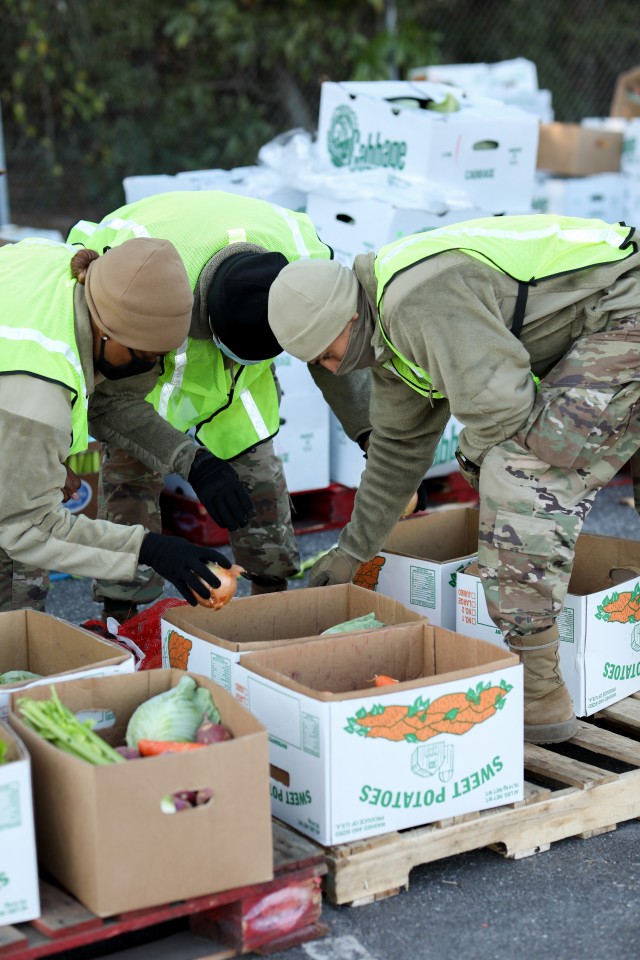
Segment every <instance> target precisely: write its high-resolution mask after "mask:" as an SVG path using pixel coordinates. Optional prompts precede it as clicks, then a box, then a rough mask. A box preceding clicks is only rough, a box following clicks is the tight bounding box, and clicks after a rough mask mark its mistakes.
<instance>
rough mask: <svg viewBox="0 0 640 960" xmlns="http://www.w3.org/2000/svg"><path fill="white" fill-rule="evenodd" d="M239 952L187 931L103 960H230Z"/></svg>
mask: <svg viewBox="0 0 640 960" xmlns="http://www.w3.org/2000/svg"><path fill="white" fill-rule="evenodd" d="M237 956H238V951H237V950H235V949H232V948H229V947H226V946H224V945H222V944H221V945H220V946H216V945H215V944H213V943H211V941H210V940H204V939H203V938H202V937H197V936H196V935H195V934H193V933H189V932H188V931H185V932H184V933H176V934H174V935H173V936H169V937H163V938H162V940H155V941H153V942H152V943H144V944H141V945H140V946H138V947H132V948H131V949H129V950H126V949H125V950H116V952H115V953H109V954H107V955H106V956H103V958H102V960H150V958H151V957H153V960H229V958H230V957H237Z"/></svg>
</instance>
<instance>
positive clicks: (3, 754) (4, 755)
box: [0, 740, 7, 765]
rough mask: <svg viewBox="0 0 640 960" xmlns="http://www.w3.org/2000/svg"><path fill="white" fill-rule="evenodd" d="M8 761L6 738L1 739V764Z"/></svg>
mask: <svg viewBox="0 0 640 960" xmlns="http://www.w3.org/2000/svg"><path fill="white" fill-rule="evenodd" d="M6 762H7V745H6V743H5V742H4V740H0V765H2V764H3V763H6Z"/></svg>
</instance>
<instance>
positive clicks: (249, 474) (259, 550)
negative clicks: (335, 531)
mask: <svg viewBox="0 0 640 960" xmlns="http://www.w3.org/2000/svg"><path fill="white" fill-rule="evenodd" d="M230 462H231V463H232V464H233V466H234V468H235V469H236V471H237V472H238V475H239V477H240V479H241V480H242V481H243V483H244V484H245V485H246V487H247V489H248V491H249V493H250V495H251V499H252V500H253V504H254V506H255V508H256V514H255V516H254V517H252V519H251V520H250V521H249V523H248V525H247V526H246V527H243V528H242V530H237V531H235V532H234V533H231V534H230V535H229V540H230V544H231V548H232V550H233V554H234V559H235V561H236V562H237V563H239V564H240V565H241V566H243V567H246V569H247V570H250V571H251V572H252V573H260V574H269V575H271V576H276V577H281V578H282V579H283V580H286V578H287V577H290V576H292V575H293V574H294V573H297V571H298V570H299V565H300V555H299V553H298V546H297V542H296V538H295V533H294V530H293V524H292V521H291V504H290V500H289V492H288V490H287V485H286V481H285V477H284V471H283V468H282V462H281V460H280V458H279V457H278V456H277V455H276V453H275V451H274V448H273V443H272V441H270V440H269V441H267V442H265V443H261V444H259V445H258V446H257V447H253V448H252V449H250V450H248V451H246V452H245V453H243V454H241V455H240V456H239V457H235V458H234V459H233V460H232V461H230ZM162 488H163V478H162V477H161V476H160V474H157V473H154V472H153V471H151V470H149V469H148V468H146V467H144V466H143V465H142V464H141V463H140V462H139V461H138V460H136V459H135V458H134V457H132V456H131V455H130V454H128V453H126V452H125V451H124V450H118V449H113V448H110V447H109V446H108V444H103V452H102V465H101V469H100V485H99V491H98V516H100V517H103V518H106V519H108V520H112V521H114V522H116V523H125V524H132V523H141V524H142V525H143V526H145V527H146V528H147V529H148V530H151V531H153V532H155V533H160V532H161V529H162V523H161V518H160V505H159V501H160V493H161V491H162ZM163 587H164V581H163V580H162V578H161V577H159V576H158V575H157V574H156V573H154V572H153V571H152V570H147V571H142V570H139V571H138V577H137V578H136V579H135V580H132V581H121V582H113V581H106V580H97V581H95V582H94V585H93V597H94V600H98V601H104V599H105V598H109V599H111V600H124V601H126V602H128V603H134V604H139V605H142V604H146V603H151V602H152V601H153V600H156V599H157V598H158V597H159V596H160V595H161V594H162V590H163Z"/></svg>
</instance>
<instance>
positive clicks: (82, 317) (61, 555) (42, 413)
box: [0, 285, 195, 580]
mask: <svg viewBox="0 0 640 960" xmlns="http://www.w3.org/2000/svg"><path fill="white" fill-rule="evenodd" d="M74 306H75V315H76V339H77V343H78V347H79V350H80V358H81V362H82V368H83V371H84V375H85V378H86V383H87V392H88V393H89V394H90V395H91V405H92V406H93V400H94V399H96V398H97V399H98V401H99V402H98V403H97V404H96V406H97V408H98V413H97V414H96V412H95V408H94V415H93V419H92V420H91V425H90V427H91V431H92V432H93V435H94V436H96V437H98V438H100V439H102V438H105V439H106V438H107V437H109V438H111V437H113V436H117V438H118V443H119V445H120V446H123V447H125V448H126V449H128V450H130V451H131V452H132V453H134V454H135V455H136V456H137V457H138V458H139V459H140V460H142V461H143V462H144V463H146V464H147V465H149V466H152V467H153V468H154V469H157V470H160V471H161V472H163V473H169V472H173V471H175V472H179V473H182V474H183V475H186V474H185V471H186V472H187V473H188V470H189V467H190V465H191V462H192V460H193V455H194V453H195V447H194V445H193V442H192V441H191V440H190V438H189V437H185V436H184V435H183V434H181V433H180V432H179V431H177V430H175V429H174V428H173V427H171V426H170V425H169V424H168V423H165V421H164V420H162V419H161V417H159V416H158V414H157V413H156V412H155V410H154V409H153V407H152V406H151V405H150V404H148V403H146V402H145V401H144V396H145V393H142V392H141V391H142V389H144V388H140V387H139V388H138V389H137V390H136V389H134V387H132V386H131V384H130V382H127V381H120V383H119V384H117V383H113V382H110V381H107V380H104V379H103V380H102V382H101V383H94V375H93V340H92V335H91V328H90V325H89V316H88V313H87V309H86V303H85V300H84V289H83V288H82V287H81V286H80V285H76V288H75V298H74ZM131 379H132V381H133V380H142V379H143V378H142V377H133V378H131ZM114 388H115V389H114ZM145 392H146V391H145ZM101 395H103V397H106V398H107V399H104V398H103V399H101ZM140 395H141V399H139V397H140ZM78 402H81V401H80V400H79V401H78ZM101 413H102V416H101ZM0 437H1V438H2V457H0V549H2V550H4V551H5V552H6V553H7V554H8V555H9V556H10V557H11V558H12V559H14V560H20V561H22V562H23V563H26V564H28V565H30V566H34V567H43V568H45V569H49V570H59V571H61V572H63V573H71V574H79V575H83V576H91V577H101V578H103V579H105V580H131V579H132V578H133V577H134V576H135V572H136V567H137V562H138V554H139V552H140V544H141V543H142V537H143V536H144V532H145V531H144V528H143V527H141V526H122V525H120V524H116V523H109V522H107V521H106V520H90V519H89V518H88V517H85V516H82V515H74V514H72V513H71V512H70V511H69V510H67V508H66V507H64V506H63V505H62V493H61V489H62V487H63V486H64V483H65V479H66V469H65V467H64V461H65V460H66V459H67V457H68V455H69V445H70V437H71V404H70V395H69V392H68V391H67V390H65V389H64V388H63V387H59V386H57V385H56V384H52V383H48V382H46V381H44V380H40V379H38V378H37V377H31V376H24V375H17V374H15V375H10V376H2V377H0Z"/></svg>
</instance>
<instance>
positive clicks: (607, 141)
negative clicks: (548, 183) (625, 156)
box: [536, 123, 622, 177]
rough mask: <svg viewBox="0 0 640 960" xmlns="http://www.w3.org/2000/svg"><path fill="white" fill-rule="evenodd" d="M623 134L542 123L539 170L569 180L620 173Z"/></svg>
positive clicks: (579, 126)
mask: <svg viewBox="0 0 640 960" xmlns="http://www.w3.org/2000/svg"><path fill="white" fill-rule="evenodd" d="M621 156H622V134H621V133H617V132H616V131H614V130H596V129H593V128H592V127H584V126H581V125H580V124H579V123H541V124H540V139H539V141H538V159H537V164H536V165H537V167H538V169H539V170H547V171H548V172H549V173H556V174H560V175H562V176H567V177H581V176H588V175H590V174H592V173H615V172H617V171H619V170H620V157H621Z"/></svg>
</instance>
